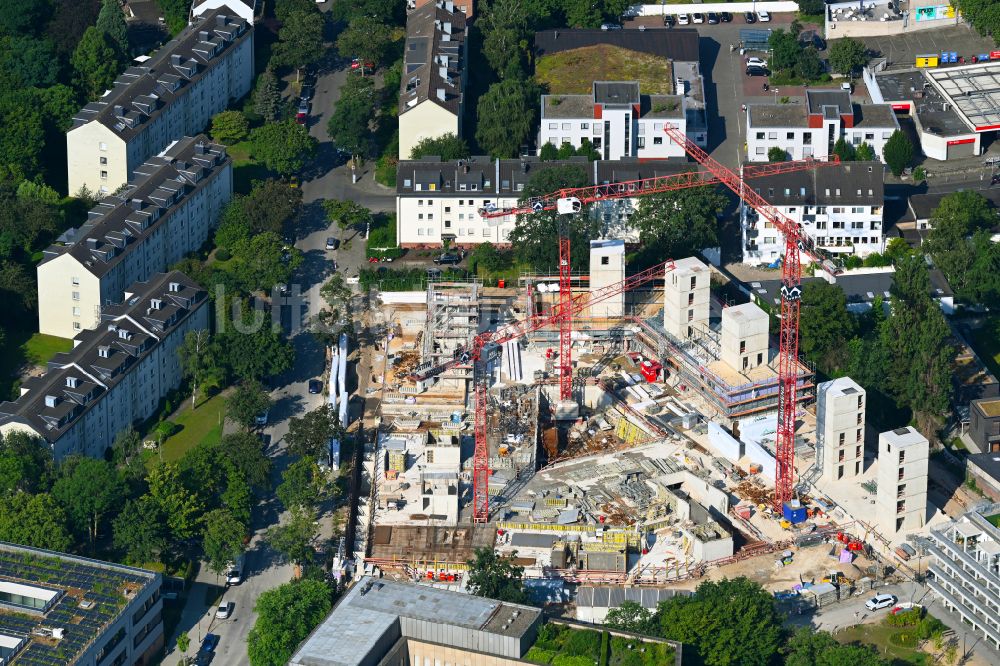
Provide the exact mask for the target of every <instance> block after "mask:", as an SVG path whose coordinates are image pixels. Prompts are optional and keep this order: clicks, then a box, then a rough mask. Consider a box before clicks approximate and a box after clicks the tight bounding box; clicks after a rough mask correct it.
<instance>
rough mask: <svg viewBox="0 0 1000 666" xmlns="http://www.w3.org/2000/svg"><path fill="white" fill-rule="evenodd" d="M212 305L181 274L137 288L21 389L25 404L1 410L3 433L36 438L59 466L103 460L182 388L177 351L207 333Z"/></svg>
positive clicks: (4, 405)
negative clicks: (124, 434) (123, 435)
mask: <svg viewBox="0 0 1000 666" xmlns="http://www.w3.org/2000/svg"><path fill="white" fill-rule="evenodd" d="M207 302H208V299H207V293H206V292H205V290H204V289H202V288H201V287H199V286H198V285H197V283H195V282H194V281H193V280H192V279H191V278H189V277H187V276H186V275H184V274H183V273H180V272H178V271H173V272H170V273H159V274H157V275H154V276H152V277H151V278H150V279H149V280H148V281H146V282H137V283H135V284H133V285H132V286H131V287H129V289H128V290H126V291H125V292H124V296H123V298H122V302H121V303H119V304H117V305H113V306H106V307H104V308H103V309H102V312H101V326H100V327H99V328H96V329H91V330H84V331H81V332H80V333H79V334H78V335H77V336H76V337H75V338H74V340H73V344H74V346H73V349H72V350H71V351H69V352H66V353H64V354H56V355H55V356H54V357H53V358H52V360H51V361H49V364H48V369H47V372H46V373H45V374H44V375H43V376H41V377H32V378H30V379H28V380H27V381H25V382H24V383H23V384H22V385H21V395H20V397H18V398H17V399H16V400H14V401H11V402H3V403H0V433H7V432H11V431H15V430H16V431H23V432H27V433H29V434H32V435H34V436H37V437H39V438H41V439H42V440H43V441H44V442H45V443H46V444H48V446H49V447H50V448H51V449H52V454H53V456H54V457H55V458H56V459H57V460H59V459H62V458H64V457H66V456H68V455H73V454H80V455H87V456H91V457H102V456H104V454H105V451H106V450H107V449H108V447H110V446H111V444H112V443H113V442H114V439H115V436H116V435H117V434H118V433H120V432H121V431H122V430H124V429H125V428H127V427H128V426H130V425H132V424H134V423H136V422H138V421H142V420H144V419H147V418H149V417H150V416H151V415H152V414H153V413H154V412H155V411H156V408H157V405H158V404H159V402H160V400H161V399H162V398H163V397H164V396H165V395H166V394H167V393H168V392H169V391H170V390H172V389H174V388H176V387H177V386H179V385H180V383H181V379H182V376H181V365H180V360H179V358H178V356H177V349H178V347H180V345H181V344H182V342H183V340H184V336H185V335H187V333H188V332H189V331H195V330H202V329H207V328H208V313H209V308H208V307H207Z"/></svg>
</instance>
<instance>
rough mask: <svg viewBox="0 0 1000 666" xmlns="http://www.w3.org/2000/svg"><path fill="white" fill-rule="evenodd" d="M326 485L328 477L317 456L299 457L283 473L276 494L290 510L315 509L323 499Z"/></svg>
mask: <svg viewBox="0 0 1000 666" xmlns="http://www.w3.org/2000/svg"><path fill="white" fill-rule="evenodd" d="M326 487H327V483H326V477H325V475H324V474H323V472H322V470H320V468H319V465H317V464H316V460H315V458H299V459H298V460H296V461H295V462H293V463H292V464H291V465H289V466H288V467H287V468H286V469H285V471H284V472H282V473H281V483H280V484H279V485H278V488H277V490H276V491H275V494H276V495H277V496H278V499H279V500H281V503H282V504H283V505H284V506H285V508H286V509H288V510H289V511H291V510H293V509H295V508H302V509H313V508H315V507H316V505H317V504H319V502H320V500H322V499H323V496H324V493H325V491H326Z"/></svg>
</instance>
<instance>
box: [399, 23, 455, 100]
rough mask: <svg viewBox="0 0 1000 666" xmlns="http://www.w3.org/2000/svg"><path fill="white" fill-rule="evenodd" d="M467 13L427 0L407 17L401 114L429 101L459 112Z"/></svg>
mask: <svg viewBox="0 0 1000 666" xmlns="http://www.w3.org/2000/svg"><path fill="white" fill-rule="evenodd" d="M466 36H467V31H466V19H465V14H464V13H462V12H461V11H459V10H458V9H454V8H453V10H452V11H450V12H449V11H448V10H447V9H446V8H445V7H444V6H443V3H441V5H440V6H439V4H438V3H428V4H426V5H424V6H423V7H420V8H419V9H417V10H416V11H414V12H412V13H411V14H410V15H409V16H408V17H407V19H406V45H405V47H404V49H405V51H404V54H403V79H402V81H401V82H400V86H399V113H400V115H402V114H403V113H406V111H407V110H409V109H411V108H413V107H415V106H417V105H418V104H420V103H422V102H425V101H427V100H430V101H433V102H434V103H435V104H439V105H441V106H442V107H444V108H445V109H447V110H449V111H451V112H452V113H454V114H457V113H458V111H459V107H460V105H461V101H462V84H463V76H462V74H463V70H464V68H465V66H466V63H465V62H464V59H465V53H464V47H465V39H466Z"/></svg>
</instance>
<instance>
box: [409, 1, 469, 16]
mask: <svg viewBox="0 0 1000 666" xmlns="http://www.w3.org/2000/svg"><path fill="white" fill-rule="evenodd" d="M436 1H437V0H406V11H408V12H412V11H413V10H414V9H419V8H421V7H423V6H425V5H427V4H429V3H432V2H436ZM454 2H455V9H457V10H458V11H460V12H462V13H463V14H465V18H467V19H471V18H472V17H473V16H475V15H476V3H475V2H474V0H454Z"/></svg>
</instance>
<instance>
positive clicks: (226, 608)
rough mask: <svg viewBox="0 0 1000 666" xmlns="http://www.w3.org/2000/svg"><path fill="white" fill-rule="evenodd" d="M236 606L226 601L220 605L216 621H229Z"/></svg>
mask: <svg viewBox="0 0 1000 666" xmlns="http://www.w3.org/2000/svg"><path fill="white" fill-rule="evenodd" d="M235 607H236V604H235V603H233V602H232V601H224V602H223V603H221V604H219V607H218V608H217V609H216V610H215V619H217V620H228V619H229V616H230V615H232V614H233V608H235Z"/></svg>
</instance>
